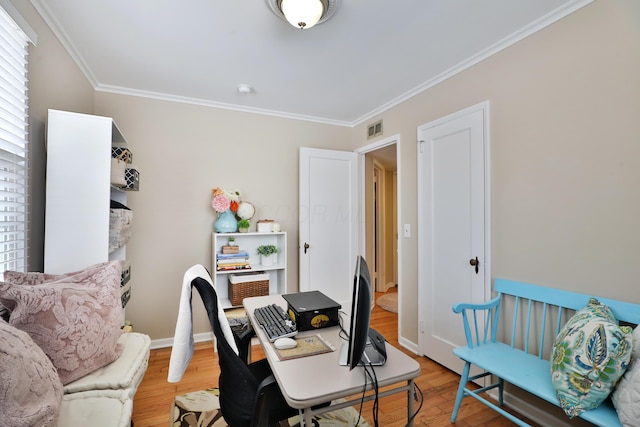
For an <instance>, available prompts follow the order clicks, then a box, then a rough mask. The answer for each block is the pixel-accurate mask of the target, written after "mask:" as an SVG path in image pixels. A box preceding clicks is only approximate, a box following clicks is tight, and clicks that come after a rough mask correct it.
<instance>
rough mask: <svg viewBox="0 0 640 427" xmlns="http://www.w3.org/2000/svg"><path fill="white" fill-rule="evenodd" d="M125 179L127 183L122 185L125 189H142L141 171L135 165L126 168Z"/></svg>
mask: <svg viewBox="0 0 640 427" xmlns="http://www.w3.org/2000/svg"><path fill="white" fill-rule="evenodd" d="M124 179H125V180H126V181H127V185H125V186H124V187H122V189H123V190H135V191H138V190H139V189H140V172H139V171H138V169H136V168H135V166H133V165H131V166H129V167H127V168H126V169H125V170H124Z"/></svg>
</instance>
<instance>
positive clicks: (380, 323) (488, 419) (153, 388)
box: [133, 306, 535, 427]
mask: <svg viewBox="0 0 640 427" xmlns="http://www.w3.org/2000/svg"><path fill="white" fill-rule="evenodd" d="M371 326H372V327H374V328H375V329H376V330H377V331H379V332H380V333H381V334H382V335H384V337H385V338H386V339H387V341H388V342H389V343H390V344H391V345H393V346H395V347H397V348H400V349H401V350H403V351H404V352H405V353H407V354H408V355H409V356H411V357H413V358H414V359H416V360H417V361H418V362H419V363H420V366H421V374H420V377H419V378H418V379H417V380H416V385H417V386H418V387H419V388H420V389H421V390H422V393H423V396H424V404H423V406H422V409H421V410H420V412H419V413H418V415H417V416H416V418H415V425H416V426H430V427H440V426H454V425H455V426H457V427H470V426H474V427H488V426H491V427H494V426H513V425H515V424H514V423H512V422H511V421H509V420H508V419H506V418H504V417H503V416H501V415H499V414H497V413H496V412H494V411H492V410H491V409H489V408H487V407H486V406H484V405H483V404H481V403H480V402H478V401H476V400H475V399H465V400H464V401H463V404H462V407H461V409H460V412H459V415H458V419H457V421H456V424H451V423H450V422H449V418H450V416H451V410H452V408H453V401H454V398H455V395H456V391H457V387H458V380H459V376H458V375H457V374H455V373H453V372H451V371H449V370H448V369H446V368H444V367H443V366H441V365H439V364H437V363H435V362H433V361H431V360H430V359H428V358H426V357H422V356H416V355H414V354H412V353H411V352H409V351H406V350H404V349H402V347H400V346H399V345H398V319H397V315H396V314H394V313H390V312H388V311H385V310H382V309H381V308H379V307H378V306H376V307H375V308H374V309H373V312H372V314H371ZM170 354H171V349H170V348H163V349H157V350H152V351H151V356H150V358H149V368H148V369H147V372H146V374H145V377H144V379H143V381H142V383H141V384H140V387H139V388H138V391H137V393H136V395H135V399H134V404H133V422H134V425H135V427H156V426H158V427H167V426H168V423H169V411H170V409H171V407H172V404H173V399H174V397H175V395H178V394H183V393H188V392H191V391H196V390H202V389H204V388H210V387H217V386H218V375H219V372H220V370H219V367H218V361H217V357H216V353H215V352H214V351H213V345H212V343H211V342H207V343H198V344H196V351H195V354H194V357H193V359H192V360H191V363H190V364H189V367H188V368H187V371H186V373H185V375H184V376H183V379H182V381H181V382H179V383H168V382H167V370H168V367H169V357H170ZM252 357H253V358H254V360H257V359H259V358H261V357H263V354H262V352H261V350H260V349H259V346H254V349H253V354H252ZM405 399H406V398H405V396H404V395H402V394H400V395H394V396H389V397H386V398H382V399H380V402H379V415H378V421H379V425H380V426H384V427H402V426H404V425H405V423H406V400H405ZM417 406H418V404H417V403H416V405H415V407H416V408H417ZM356 409H357V408H356ZM371 409H372V403H370V402H368V403H366V404H365V405H364V409H363V411H362V416H363V417H364V418H365V419H366V420H367V421H368V422H369V423H370V424H371V426H372V427H373V422H372V421H373V418H372V416H371ZM534 425H535V424H534Z"/></svg>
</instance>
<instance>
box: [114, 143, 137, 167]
mask: <svg viewBox="0 0 640 427" xmlns="http://www.w3.org/2000/svg"><path fill="white" fill-rule="evenodd" d="M124 151H128V152H129V155H128V156H126V157H127V163H131V162H132V161H133V153H132V152H131V150H129V149H128V148H127V147H115V146H114V147H111V157H112V158H114V159H117V158H118V156H119V155H120V154H122V153H123V152H124Z"/></svg>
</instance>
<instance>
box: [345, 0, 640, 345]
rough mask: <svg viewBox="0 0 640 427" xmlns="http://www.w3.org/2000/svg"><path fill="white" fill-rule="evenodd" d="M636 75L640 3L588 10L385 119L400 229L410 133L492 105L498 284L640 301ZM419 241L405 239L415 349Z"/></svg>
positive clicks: (412, 191)
mask: <svg viewBox="0 0 640 427" xmlns="http://www.w3.org/2000/svg"><path fill="white" fill-rule="evenodd" d="M639 76H640V3H639V2H636V1H632V0H620V1H615V2H611V1H595V2H594V3H592V4H590V5H588V6H586V7H585V8H583V9H581V10H579V11H578V12H575V13H574V14H572V15H570V16H568V17H566V18H565V19H563V20H561V21H559V22H557V23H555V24H553V25H551V26H550V27H548V28H546V29H544V30H542V31H540V32H538V33H536V34H534V35H532V36H530V37H528V38H527V39H525V40H523V41H521V42H519V43H517V44H515V45H513V46H511V47H510V48H508V49H506V50H504V51H502V52H500V53H499V54H497V55H495V56H493V57H491V58H489V59H487V60H485V61H483V62H482V63H480V64H478V65H476V66H474V67H472V68H470V69H468V70H466V71H464V72H462V73H460V74H458V75H456V76H455V77H453V78H450V79H448V80H447V81H445V82H443V83H441V84H439V85H437V86H435V87H433V88H432V89H430V90H427V91H425V92H423V93H421V94H420V95H418V96H416V97H414V98H412V99H410V100H408V101H405V102H404V103H402V104H401V105H399V106H397V107H395V108H393V109H391V110H389V111H387V112H385V113H384V114H382V115H381V116H380V117H379V118H382V119H384V124H385V128H384V129H385V135H393V134H396V133H398V134H400V135H401V144H400V147H399V149H400V156H401V161H402V171H401V173H402V176H401V182H402V188H401V191H400V193H399V196H400V197H401V198H400V201H399V202H400V203H401V206H402V208H401V212H400V214H401V220H400V223H410V224H413V225H414V227H415V224H416V222H417V218H416V209H417V207H416V198H417V193H416V191H417V190H416V188H417V187H416V185H417V183H416V167H417V166H416V160H415V159H416V155H415V153H416V151H415V150H416V145H415V138H416V127H417V126H419V125H421V124H424V123H427V122H429V121H432V120H435V119H438V118H440V117H443V116H446V115H447V114H450V113H453V112H456V111H459V110H461V109H463V108H465V107H468V106H471V105H474V104H477V103H479V102H482V101H485V100H489V102H490V114H491V115H490V141H491V171H490V173H491V179H492V184H491V193H492V195H491V210H492V223H491V225H492V227H493V230H492V234H491V240H492V257H493V274H494V276H495V277H507V278H512V279H517V280H523V281H530V282H533V283H540V284H544V285H548V286H552V287H558V288H563V289H569V290H574V291H580V292H585V293H593V294H597V295H603V296H609V297H612V298H622V299H627V300H630V301H633V302H636V303H638V302H640V293H639V292H638V291H637V289H638V278H637V277H638V274H637V271H638V267H637V265H636V262H635V260H636V256H637V253H638V250H637V249H638V242H640V231H639V230H640V228H639V227H638V225H637V223H638V218H640V197H639V196H640V167H638V166H639V165H638V159H639V158H640V131H639V130H638V125H637V122H638V119H639V118H640V77H639ZM376 119H377V118H374V119H372V121H373V120H376ZM354 132H355V134H364V125H362V126H358V127H356V128H355V129H354ZM366 144H367V142H365V141H362V142H361V145H362V146H364V145H366ZM414 229H415V228H414ZM417 237H418V233H413V234H412V237H411V238H410V239H405V238H402V237H401V238H400V243H401V245H402V252H401V259H400V263H401V268H402V275H403V276H402V278H401V287H400V290H401V310H402V320H403V321H402V322H401V331H400V333H401V336H403V337H405V338H406V339H408V340H409V341H411V342H417V340H418V325H417V322H416V319H417V318H418V301H417V299H416V295H417V289H416V283H417V280H418V277H417V263H418V258H417V248H418V246H417Z"/></svg>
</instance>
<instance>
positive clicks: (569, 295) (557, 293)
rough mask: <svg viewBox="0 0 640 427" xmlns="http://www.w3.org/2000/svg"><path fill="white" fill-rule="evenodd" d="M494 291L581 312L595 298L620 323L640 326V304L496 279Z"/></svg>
mask: <svg viewBox="0 0 640 427" xmlns="http://www.w3.org/2000/svg"><path fill="white" fill-rule="evenodd" d="M494 290H495V291H496V292H499V293H501V294H507V295H513V296H516V297H521V298H526V299H531V300H534V301H540V302H544V303H547V304H550V305H554V306H559V307H564V308H570V309H572V310H580V309H581V308H583V307H585V306H586V305H587V304H588V303H589V298H592V297H593V298H597V299H598V300H599V301H600V302H601V303H603V304H606V305H607V306H609V308H611V310H612V311H613V315H614V316H615V318H616V319H617V320H618V321H624V322H628V323H632V324H634V325H637V324H640V304H633V303H629V302H624V301H617V300H612V299H608V298H601V297H599V296H597V295H588V294H580V293H576V292H570V291H564V290H561V289H553V288H546V287H543V286H537V285H532V284H529V283H523V282H516V281H513V280H507V279H495V282H494Z"/></svg>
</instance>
